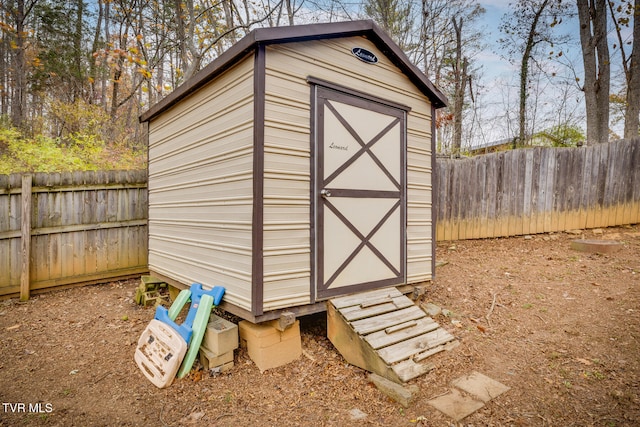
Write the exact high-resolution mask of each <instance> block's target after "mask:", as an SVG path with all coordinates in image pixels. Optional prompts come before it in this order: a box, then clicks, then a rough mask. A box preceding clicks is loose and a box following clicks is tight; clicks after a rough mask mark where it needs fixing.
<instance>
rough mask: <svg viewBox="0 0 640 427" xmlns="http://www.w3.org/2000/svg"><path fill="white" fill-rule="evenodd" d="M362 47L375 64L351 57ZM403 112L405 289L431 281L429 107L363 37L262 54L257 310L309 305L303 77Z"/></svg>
mask: <svg viewBox="0 0 640 427" xmlns="http://www.w3.org/2000/svg"><path fill="white" fill-rule="evenodd" d="M356 46H357V47H364V48H366V49H368V50H370V51H372V52H374V53H376V55H377V56H378V58H379V62H378V64H376V65H370V64H366V63H364V62H362V61H360V60H358V59H357V58H355V57H354V56H353V55H352V54H351V48H352V47H356ZM309 76H312V77H314V78H319V79H323V80H326V81H329V82H335V83H338V84H340V85H342V86H347V87H350V88H352V89H354V90H357V91H360V92H362V93H365V94H373V95H375V96H376V97H377V98H383V99H387V100H389V101H392V102H395V103H398V104H402V105H407V106H409V107H410V108H411V111H410V112H409V114H408V117H407V145H408V147H407V148H408V153H407V167H408V172H407V181H408V182H407V185H408V188H407V196H408V202H407V246H408V247H407V283H416V282H420V281H424V280H428V279H430V278H431V273H432V271H431V270H432V267H431V266H432V263H431V260H432V257H433V254H432V246H431V245H432V232H431V230H432V218H431V203H432V188H431V180H430V175H431V155H432V153H431V128H432V127H431V103H430V102H429V100H428V98H427V97H426V96H424V95H423V94H422V93H420V92H418V91H416V88H415V85H414V84H413V83H412V82H411V81H410V80H409V78H408V77H407V76H406V75H405V74H403V73H402V72H401V71H400V70H399V69H398V68H397V67H396V66H395V65H394V64H393V63H391V62H390V61H389V60H388V59H387V57H386V56H385V55H384V54H383V53H382V52H380V50H379V49H378V48H377V47H376V46H375V45H374V44H373V43H372V42H370V41H369V40H367V39H366V38H364V37H347V38H339V39H329V40H321V41H305V42H294V43H287V44H276V45H271V46H268V47H267V55H266V94H265V97H266V108H265V141H264V144H265V156H264V162H265V166H264V167H265V181H264V194H265V205H264V218H265V221H264V266H265V267H264V268H265V282H264V290H263V291H264V310H265V311H267V310H273V309H277V308H283V307H288V306H292V305H299V304H305V303H309V302H311V301H310V298H311V295H309V287H310V284H311V280H312V278H311V274H312V272H311V257H310V254H311V237H310V228H311V223H310V219H311V218H310V200H311V193H310V189H311V179H312V177H311V170H310V167H311V166H310V155H311V149H310V133H311V129H310V114H311V111H310V106H309V98H310V89H309V83H308V82H307V77H309Z"/></svg>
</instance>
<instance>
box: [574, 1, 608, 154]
mask: <svg viewBox="0 0 640 427" xmlns="http://www.w3.org/2000/svg"><path fill="white" fill-rule="evenodd" d="M577 5H578V19H579V22H580V43H581V45H582V61H583V63H584V87H583V90H584V98H585V104H586V110H587V145H593V144H597V143H600V142H607V141H608V140H609V88H610V79H611V71H610V64H609V47H608V45H607V0H577Z"/></svg>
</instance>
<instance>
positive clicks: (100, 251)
mask: <svg viewBox="0 0 640 427" xmlns="http://www.w3.org/2000/svg"><path fill="white" fill-rule="evenodd" d="M28 178H29V179H24V177H23V176H21V175H18V174H13V175H0V296H2V295H13V294H16V293H18V292H21V281H22V282H24V280H25V276H26V278H27V283H26V284H24V283H23V286H25V285H26V286H27V289H26V290H27V293H28V291H29V290H32V291H37V290H41V289H44V288H51V287H60V286H66V285H72V284H74V283H90V282H99V281H105V280H108V279H113V278H118V277H127V276H133V275H139V274H141V273H143V272H145V271H147V178H146V171H120V172H116V171H109V172H74V173H52V174H44V173H37V174H34V175H33V176H32V177H29V176H28ZM23 183H24V184H25V185H26V186H27V187H29V186H30V187H31V189H30V191H29V189H28V188H25V189H23ZM23 190H26V191H23ZM25 207H27V209H28V210H29V212H28V217H24V220H25V221H23V208H25ZM25 235H27V236H29V237H28V239H27V240H25V239H24V238H23V236H25ZM23 252H25V253H27V254H30V255H29V256H26V257H25V256H23V255H22V253H23ZM22 291H24V289H22Z"/></svg>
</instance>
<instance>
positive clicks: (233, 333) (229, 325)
mask: <svg viewBox="0 0 640 427" xmlns="http://www.w3.org/2000/svg"><path fill="white" fill-rule="evenodd" d="M209 319H210V320H209V323H208V324H207V330H206V331H205V333H204V337H203V338H202V344H201V346H202V347H206V348H207V349H208V350H209V351H210V352H211V353H213V354H215V355H221V354H225V353H228V352H233V350H235V349H236V348H238V325H236V324H235V323H233V322H229V321H228V320H226V319H223V318H222V317H220V316H216V315H215V314H212V315H211V317H210V318H209Z"/></svg>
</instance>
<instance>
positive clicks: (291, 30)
mask: <svg viewBox="0 0 640 427" xmlns="http://www.w3.org/2000/svg"><path fill="white" fill-rule="evenodd" d="M353 36H363V37H366V38H367V39H369V40H371V41H372V42H373V43H374V44H375V45H376V47H377V48H378V49H380V51H382V53H384V54H385V55H386V56H387V57H388V58H389V59H390V60H391V61H392V62H393V64H394V65H396V66H397V67H398V68H399V69H400V70H402V72H403V73H404V74H406V75H407V77H409V79H410V80H411V82H412V83H413V84H414V85H415V86H416V87H417V88H418V89H419V90H420V91H421V92H422V93H423V94H424V95H425V96H427V97H428V98H429V100H430V101H431V103H432V105H433V106H434V107H435V108H442V107H445V106H446V105H447V98H446V97H445V96H444V94H442V92H440V91H439V90H438V89H437V88H436V87H435V86H434V85H433V84H432V83H431V82H430V81H429V79H428V78H427V76H426V75H424V73H423V72H422V71H420V69H419V68H418V67H416V66H415V65H414V64H412V63H411V61H409V58H407V56H406V54H405V53H404V52H403V51H402V49H400V47H399V46H398V45H397V44H396V43H395V42H394V41H393V40H391V38H390V37H389V36H388V35H387V34H386V33H385V32H384V31H383V30H382V29H381V28H380V27H378V26H377V25H376V24H375V23H374V22H373V21H371V20H363V21H346V22H333V23H324V24H307V25H293V26H287V27H269V28H256V29H255V30H252V31H251V32H250V33H249V34H248V35H247V36H245V37H244V38H242V39H241V40H240V41H238V42H237V43H236V44H234V45H233V46H231V47H230V48H229V49H228V50H226V51H225V52H223V53H222V54H221V55H220V56H219V57H217V58H216V59H214V60H213V61H212V62H211V63H210V64H209V65H207V66H206V67H204V68H203V69H202V70H200V71H199V72H198V73H197V74H196V75H194V76H193V77H192V78H190V79H189V80H187V81H186V82H185V83H183V84H182V85H180V86H179V87H178V88H176V90H174V91H173V92H171V93H170V94H169V95H167V96H166V97H165V98H163V99H162V100H161V101H160V102H158V103H157V104H155V105H154V106H152V107H151V108H150V109H149V110H147V111H146V112H144V113H143V114H142V115H141V116H140V122H146V121H149V120H151V119H153V118H154V117H155V116H157V115H158V114H160V113H162V112H163V111H165V110H167V109H168V108H170V107H171V106H173V105H174V104H176V103H178V102H179V101H180V100H182V99H183V98H185V97H186V96H188V95H189V94H191V93H193V92H195V91H196V90H198V89H199V88H201V87H202V86H204V85H205V84H207V83H209V82H210V81H211V80H212V79H214V78H215V77H216V76H218V75H219V74H221V73H222V72H224V71H225V70H227V69H229V68H230V67H231V66H233V65H234V64H235V63H236V62H237V61H239V60H240V59H242V58H243V57H245V56H246V55H247V54H248V53H249V52H251V51H253V50H254V49H255V48H256V47H257V46H259V45H269V44H279V43H291V42H301V41H308V40H322V39H331V38H340V37H353Z"/></svg>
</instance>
